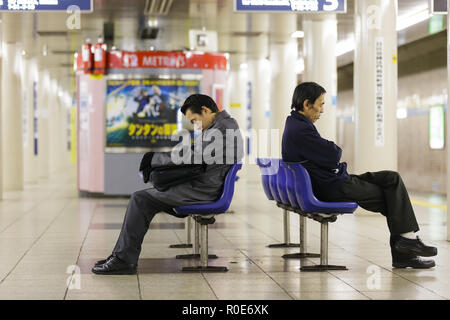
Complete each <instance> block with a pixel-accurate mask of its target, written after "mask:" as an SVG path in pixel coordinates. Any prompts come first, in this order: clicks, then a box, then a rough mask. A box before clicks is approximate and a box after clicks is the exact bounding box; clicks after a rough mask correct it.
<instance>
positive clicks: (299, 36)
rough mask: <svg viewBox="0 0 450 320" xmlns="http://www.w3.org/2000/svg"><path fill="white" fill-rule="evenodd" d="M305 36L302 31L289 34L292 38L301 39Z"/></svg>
mask: <svg viewBox="0 0 450 320" xmlns="http://www.w3.org/2000/svg"><path fill="white" fill-rule="evenodd" d="M304 36H305V33H304V32H303V31H294V32H292V34H291V37H292V38H303V37H304Z"/></svg>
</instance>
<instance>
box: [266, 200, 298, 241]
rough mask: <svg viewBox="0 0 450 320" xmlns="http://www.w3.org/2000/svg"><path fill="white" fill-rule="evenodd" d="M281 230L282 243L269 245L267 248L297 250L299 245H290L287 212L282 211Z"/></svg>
mask: <svg viewBox="0 0 450 320" xmlns="http://www.w3.org/2000/svg"><path fill="white" fill-rule="evenodd" d="M283 228H284V243H274V244H269V245H268V246H267V247H268V248H298V247H300V244H298V243H291V229H290V228H291V226H290V221H289V211H287V210H286V209H283Z"/></svg>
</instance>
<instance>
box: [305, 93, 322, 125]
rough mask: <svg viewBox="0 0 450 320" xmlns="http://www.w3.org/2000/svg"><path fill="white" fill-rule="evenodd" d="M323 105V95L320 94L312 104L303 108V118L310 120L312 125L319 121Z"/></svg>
mask: <svg viewBox="0 0 450 320" xmlns="http://www.w3.org/2000/svg"><path fill="white" fill-rule="evenodd" d="M324 104H325V101H324V94H321V95H320V97H318V98H317V99H316V101H314V103H309V101H308V105H307V106H305V105H304V106H303V113H304V115H305V117H307V118H308V119H309V120H311V122H312V123H314V122H316V121H317V120H319V118H320V115H321V114H322V113H323V105H324Z"/></svg>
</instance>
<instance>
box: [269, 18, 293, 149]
mask: <svg viewBox="0 0 450 320" xmlns="http://www.w3.org/2000/svg"><path fill="white" fill-rule="evenodd" d="M270 23H271V26H270V30H271V33H272V35H273V36H272V37H271V43H270V64H271V74H272V77H271V89H272V90H271V106H270V120H271V128H272V129H278V130H279V137H278V149H279V152H278V153H279V154H278V155H275V154H273V155H272V157H281V138H282V136H283V131H284V125H285V122H286V117H287V116H288V115H289V113H290V110H291V108H290V107H291V102H292V95H293V93H294V89H295V86H296V82H297V75H296V73H295V68H294V66H295V63H296V61H297V39H295V38H292V37H291V34H292V33H293V32H294V31H295V30H296V29H297V15H295V14H288V13H287V14H284V13H280V14H274V15H271V21H270Z"/></svg>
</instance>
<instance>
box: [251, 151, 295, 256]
mask: <svg viewBox="0 0 450 320" xmlns="http://www.w3.org/2000/svg"><path fill="white" fill-rule="evenodd" d="M280 160H281V159H277V158H273V159H270V158H257V159H256V164H257V165H258V166H259V169H260V171H261V179H262V186H263V189H264V193H265V194H266V197H267V199H269V200H273V201H275V202H276V203H277V206H278V207H281V208H282V209H283V236H284V242H283V243H274V244H269V245H268V246H267V247H269V248H295V247H299V246H300V244H298V243H291V240H290V238H291V236H290V221H289V218H290V216H289V211H288V210H287V209H286V207H285V206H284V205H283V203H282V197H283V199H284V200H286V198H287V197H286V195H285V194H283V195H281V196H280V191H281V190H280V188H279V186H278V181H281V179H285V177H284V175H283V173H281V172H280ZM279 174H281V175H282V176H283V177H282V178H281V177H279Z"/></svg>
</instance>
